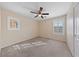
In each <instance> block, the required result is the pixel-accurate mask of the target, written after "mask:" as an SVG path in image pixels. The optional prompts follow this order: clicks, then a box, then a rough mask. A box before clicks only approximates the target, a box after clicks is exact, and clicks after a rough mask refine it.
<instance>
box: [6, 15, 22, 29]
mask: <svg viewBox="0 0 79 59" xmlns="http://www.w3.org/2000/svg"><path fill="white" fill-rule="evenodd" d="M7 24H8V25H7V26H8V30H20V21H19V20H18V19H17V18H14V17H11V16H8V18H7Z"/></svg>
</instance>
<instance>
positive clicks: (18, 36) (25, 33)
mask: <svg viewBox="0 0 79 59" xmlns="http://www.w3.org/2000/svg"><path fill="white" fill-rule="evenodd" d="M1 16H2V17H1V23H2V25H1V29H2V39H0V48H3V47H5V46H8V45H12V44H14V43H18V42H21V41H24V40H28V39H32V38H35V37H37V36H38V22H36V21H34V20H30V19H28V18H27V17H24V16H21V15H19V14H16V13H14V12H11V11H8V10H5V9H2V10H1ZM7 16H13V17H15V18H17V19H19V21H20V30H13V31H11V30H7Z"/></svg>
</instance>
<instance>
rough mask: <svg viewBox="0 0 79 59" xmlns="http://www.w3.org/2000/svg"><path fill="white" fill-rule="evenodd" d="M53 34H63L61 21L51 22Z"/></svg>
mask: <svg viewBox="0 0 79 59" xmlns="http://www.w3.org/2000/svg"><path fill="white" fill-rule="evenodd" d="M53 32H54V33H55V34H63V33H64V22H63V21H62V20H54V21H53Z"/></svg>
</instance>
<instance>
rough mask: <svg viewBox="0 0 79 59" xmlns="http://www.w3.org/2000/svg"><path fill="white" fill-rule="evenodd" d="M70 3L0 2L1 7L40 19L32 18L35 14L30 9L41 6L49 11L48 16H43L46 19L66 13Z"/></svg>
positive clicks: (37, 8) (44, 10) (34, 9)
mask: <svg viewBox="0 0 79 59" xmlns="http://www.w3.org/2000/svg"><path fill="white" fill-rule="evenodd" d="M71 5H72V3H71V2H0V6H1V7H3V8H6V9H9V10H11V11H14V12H17V13H19V14H22V15H25V16H27V17H28V18H32V19H41V18H40V17H37V18H34V16H35V15H34V14H32V13H30V11H37V10H39V7H43V12H48V13H49V16H44V17H45V19H48V18H51V17H57V16H61V15H64V14H66V13H67V11H68V10H69V8H70V6H71Z"/></svg>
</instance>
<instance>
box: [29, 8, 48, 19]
mask: <svg viewBox="0 0 79 59" xmlns="http://www.w3.org/2000/svg"><path fill="white" fill-rule="evenodd" d="M42 11H43V7H40V9H39V10H38V12H33V11H30V12H31V13H34V14H36V16H35V18H36V17H38V16H41V18H42V19H43V18H44V17H43V15H49V13H42Z"/></svg>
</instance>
